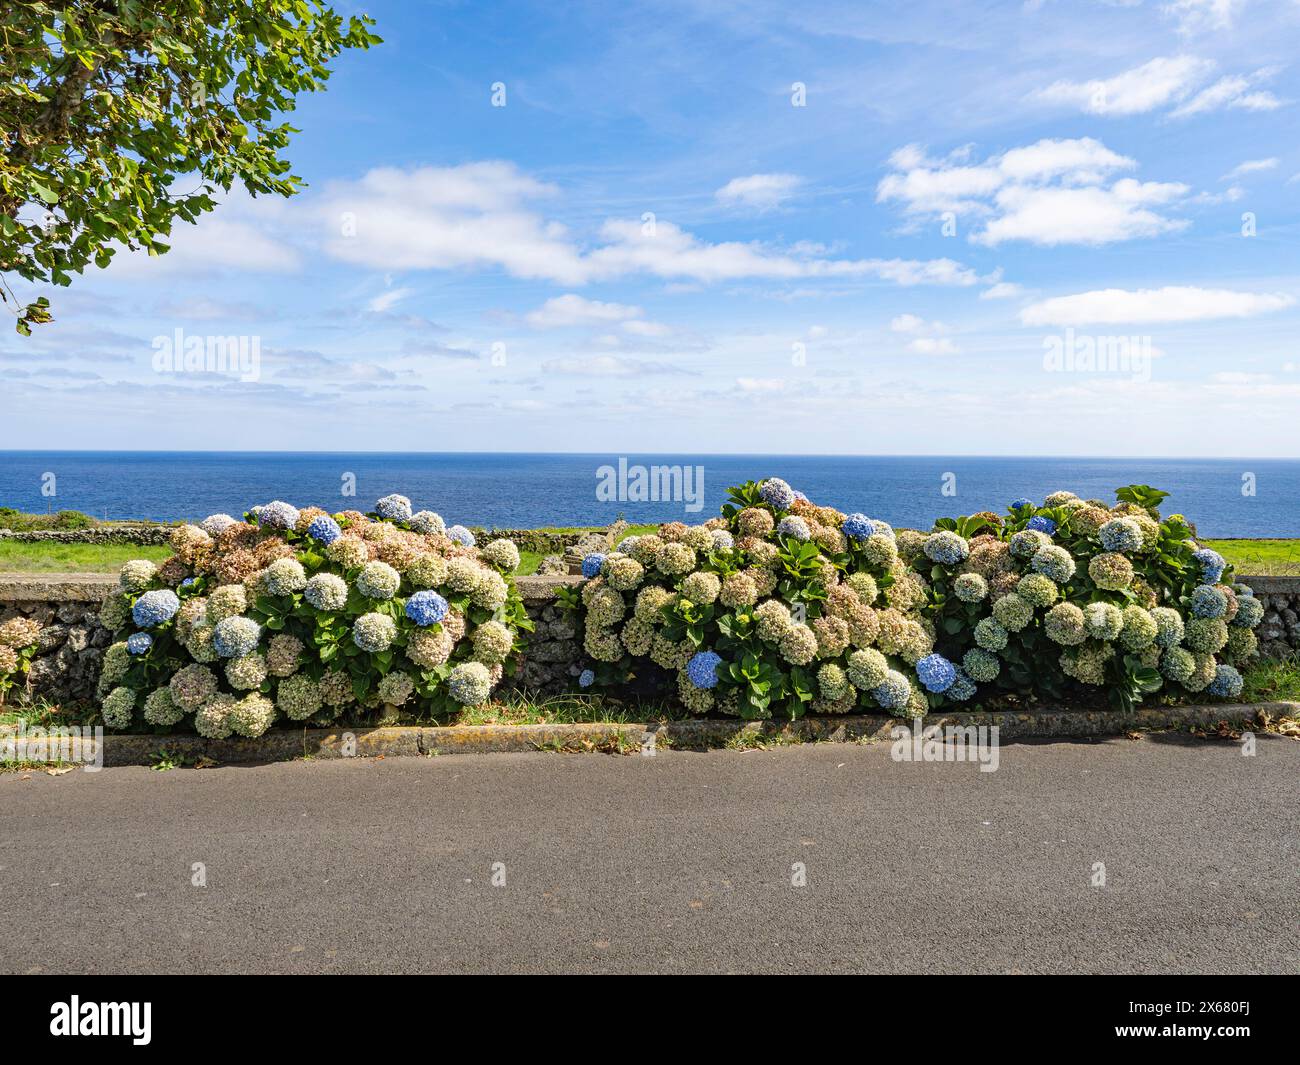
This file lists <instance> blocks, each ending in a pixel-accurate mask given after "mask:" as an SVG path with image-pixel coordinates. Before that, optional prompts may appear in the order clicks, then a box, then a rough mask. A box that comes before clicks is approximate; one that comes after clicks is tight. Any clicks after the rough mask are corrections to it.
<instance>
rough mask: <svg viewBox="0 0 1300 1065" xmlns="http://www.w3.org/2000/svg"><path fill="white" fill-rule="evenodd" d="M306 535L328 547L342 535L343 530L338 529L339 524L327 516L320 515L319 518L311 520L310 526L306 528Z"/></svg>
mask: <svg viewBox="0 0 1300 1065" xmlns="http://www.w3.org/2000/svg"><path fill="white" fill-rule="evenodd" d="M307 535H308V536H310V537H311V538H312V539H313V540H316V541H317V542H319V543H322V544H324V545H325V546H326V547H329V545H330V544H332V543H333V542H334V541H335V540H337V539H338V538H339V537H340V536H342V535H343V530H342V529H340V528H339V523H338V522H337V521H335V520H334V519H333V518H331V517H330V516H329V515H328V514H322V515H320V517H317V518H313V519H312V521H311V524H310V525H308V526H307Z"/></svg>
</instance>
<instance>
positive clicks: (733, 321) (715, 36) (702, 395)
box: [0, 0, 1300, 457]
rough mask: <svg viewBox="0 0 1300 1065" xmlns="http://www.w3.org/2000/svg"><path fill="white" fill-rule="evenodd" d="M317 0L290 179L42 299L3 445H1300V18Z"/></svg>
mask: <svg viewBox="0 0 1300 1065" xmlns="http://www.w3.org/2000/svg"><path fill="white" fill-rule="evenodd" d="M338 6H339V8H340V10H342V11H344V12H345V13H351V12H354V11H362V10H364V11H367V12H368V13H369V14H371V15H373V16H374V17H375V18H376V20H377V27H376V31H377V32H378V33H379V34H380V35H381V36H383V37H384V38H385V43H384V44H383V45H381V46H379V47H377V48H375V49H373V50H371V51H370V52H368V53H358V54H352V55H347V56H345V57H343V58H342V59H341V61H340V62H339V63H338V65H337V69H336V73H335V75H334V78H333V79H332V80H331V82H330V87H329V89H328V91H327V92H325V93H322V94H319V95H316V96H314V97H309V98H306V99H305V100H304V101H303V102H302V104H301V106H300V108H299V109H298V111H297V112H296V113H295V115H294V117H293V121H294V123H295V125H297V126H299V127H300V128H301V130H302V132H301V133H300V134H299V135H298V136H297V137H296V138H295V140H294V142H293V145H292V148H291V151H290V157H291V158H292V160H293V162H294V171H295V172H296V173H298V174H300V175H301V176H302V177H303V178H304V179H305V180H306V181H307V182H308V184H309V188H308V189H307V190H306V191H305V192H303V193H302V194H301V195H300V196H298V197H295V198H294V199H292V200H289V201H283V200H271V199H267V198H258V199H256V200H253V199H251V198H249V197H248V196H246V195H243V194H241V193H236V194H232V195H230V196H228V197H226V198H225V202H224V203H223V204H222V205H221V206H220V207H219V208H218V209H217V210H216V211H215V212H214V213H213V214H211V215H209V216H207V217H205V218H204V219H203V220H202V221H201V222H200V223H199V225H198V226H195V227H190V226H182V227H181V229H182V230H183V232H180V231H178V232H176V233H175V234H174V237H175V240H174V243H173V250H172V252H171V253H170V254H168V255H166V256H164V257H162V258H159V259H153V260H149V259H147V258H144V257H141V256H138V255H129V254H123V255H119V256H118V259H117V260H116V261H115V262H114V264H113V265H112V266H111V267H109V268H108V269H107V270H105V271H98V272H95V273H92V274H88V275H85V276H84V277H82V278H79V279H78V280H77V281H76V282H75V283H74V286H73V287H72V288H71V289H59V290H56V291H53V292H51V293H50V295H51V298H52V302H53V303H54V311H55V315H56V318H57V319H58V321H57V322H56V324H54V325H51V326H47V327H44V328H41V329H39V330H37V331H36V335H35V337H34V338H32V339H23V338H20V337H17V336H16V335H12V334H9V335H5V336H4V338H3V339H0V374H2V375H3V380H4V389H5V393H6V399H5V417H4V418H3V420H0V447H3V448H140V449H158V450H172V449H176V450H189V449H232V450H256V449H289V450H315V449H329V450H354V449H355V450H430V451H441V450H544V451H595V452H618V453H635V452H655V453H667V454H671V453H680V454H686V453H691V452H696V453H700V452H747V451H755V452H769V453H770V452H790V453H840V454H853V453H865V454H873V453H874V454H1026V453H1027V454H1069V455H1123V456H1141V455H1180V454H1191V455H1249V456H1258V457H1278V456H1296V455H1297V453H1298V451H1300V446H1298V445H1297V442H1296V441H1297V435H1296V425H1297V422H1300V418H1298V417H1297V413H1298V412H1300V343H1298V342H1297V333H1298V329H1300V302H1298V298H1300V254H1298V253H1297V249H1298V248H1300V208H1298V207H1297V201H1298V199H1300V138H1297V136H1296V133H1297V129H1298V126H1297V119H1296V116H1297V108H1298V107H1300V75H1298V73H1297V69H1296V60H1295V56H1296V55H1297V54H1300V48H1297V45H1298V44H1300V3H1297V2H1295V0H1284V2H1282V0H1279V2H1272V3H1270V2H1268V0H1208V2H1207V0H1177V2H1172V3H1159V2H1149V0H1148V2H1141V0H1138V2H1125V0H1111V2H1106V3H1101V2H1084V0H1077V2H1054V0H1043V2H1041V3H1027V4H990V5H983V4H974V3H969V2H967V3H953V4H932V3H924V2H922V3H915V4H909V5H906V6H905V9H903V10H889V9H890V8H899V7H902V5H873V6H872V7H871V8H866V5H863V4H860V3H843V4H841V3H810V4H789V3H785V2H773V3H766V2H756V3H726V2H717V0H711V2H699V3H686V2H683V3H661V4H628V5H611V4H608V3H592V4H583V3H576V4H566V5H542V4H525V3H496V4H492V5H483V4H469V3H465V4H458V3H415V2H411V0H404V2H396V0H394V2H380V3H374V4H370V5H364V6H361V5H359V6H353V5H350V4H342V5H338ZM557 8H558V10H557ZM498 84H499V85H503V86H504V101H502V95H501V92H500V91H499V90H498V91H497V92H496V94H495V95H496V100H495V103H501V102H504V106H494V86H495V85H498ZM800 85H801V86H802V87H803V88H802V91H800V89H799V86H800ZM177 330H181V331H182V334H183V335H184V336H186V337H200V338H206V337H208V336H243V337H248V338H250V339H251V338H255V339H256V343H257V345H258V346H259V347H258V350H259V351H260V362H259V365H258V367H257V373H256V374H255V375H245V376H254V377H255V378H256V379H255V380H241V379H240V378H239V376H237V375H234V374H230V373H220V372H198V371H193V372H180V373H161V372H159V371H158V370H157V368H156V363H157V359H156V358H155V355H156V352H157V351H158V350H159V344H160V343H161V342H160V341H158V340H156V338H160V337H162V338H173V337H175V336H176V331H177ZM1061 345H1069V346H1071V347H1072V348H1073V349H1075V350H1084V349H1085V348H1086V347H1087V346H1088V345H1094V346H1096V347H1097V348H1099V350H1102V351H1109V352H1111V353H1112V355H1113V356H1115V357H1116V361H1115V363H1114V364H1113V365H1110V366H1108V367H1107V368H1105V369H1095V368H1090V367H1089V364H1088V363H1086V362H1084V363H1083V364H1082V365H1078V364H1077V363H1076V364H1075V365H1072V366H1067V367H1064V368H1061V367H1060V365H1059V364H1057V363H1052V362H1051V361H1050V359H1049V358H1048V355H1049V353H1050V352H1051V351H1053V350H1057V351H1059V350H1061ZM1122 345H1127V347H1125V346H1122ZM1148 352H1149V353H1150V358H1149V361H1145V360H1146V354H1147V353H1148Z"/></svg>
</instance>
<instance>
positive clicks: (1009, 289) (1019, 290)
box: [980, 281, 1025, 300]
mask: <svg viewBox="0 0 1300 1065" xmlns="http://www.w3.org/2000/svg"><path fill="white" fill-rule="evenodd" d="M1024 291H1025V290H1024V288H1023V286H1021V285H1017V284H1016V283H1015V282H1014V281H999V282H997V283H996V284H994V285H991V286H990V287H989V288H986V289H985V290H984V291H983V292H981V293H980V299H982V300H1009V299H1014V298H1015V297H1016V296H1019V295H1021V294H1023V293H1024Z"/></svg>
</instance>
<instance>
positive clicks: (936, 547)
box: [921, 529, 970, 566]
mask: <svg viewBox="0 0 1300 1065" xmlns="http://www.w3.org/2000/svg"><path fill="white" fill-rule="evenodd" d="M921 550H922V551H924V552H925V557H926V558H928V559H929V560H930V561H931V562H938V563H940V564H942V565H945V566H955V565H956V564H957V563H958V562H964V561H965V560H966V559H967V558H968V557H969V556H970V544H969V543H967V542H966V540H965V539H963V538H962V537H960V536H958V535H957V534H956V533H955V532H953V531H952V530H950V529H943V530H941V531H940V532H937V533H931V534H930V535H929V536H927V537H926V538H925V542H924V543H922V544H921Z"/></svg>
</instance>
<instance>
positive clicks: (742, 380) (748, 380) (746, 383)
mask: <svg viewBox="0 0 1300 1065" xmlns="http://www.w3.org/2000/svg"><path fill="white" fill-rule="evenodd" d="M785 384H786V383H785V380H784V378H781V377H737V378H736V385H737V386H738V387H739V388H740V390H741V391H742V392H784V391H785Z"/></svg>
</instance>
